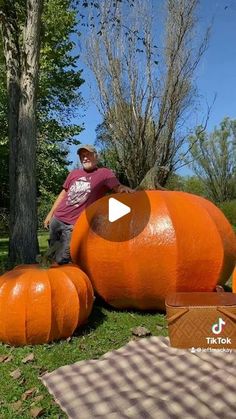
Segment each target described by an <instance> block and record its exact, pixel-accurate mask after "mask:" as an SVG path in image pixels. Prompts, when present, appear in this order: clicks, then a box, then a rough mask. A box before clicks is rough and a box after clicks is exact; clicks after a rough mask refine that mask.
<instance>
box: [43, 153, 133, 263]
mask: <svg viewBox="0 0 236 419" xmlns="http://www.w3.org/2000/svg"><path fill="white" fill-rule="evenodd" d="M77 154H78V155H79V158H80V161H81V164H82V169H75V170H72V172H70V173H69V175H68V177H67V179H66V181H65V183H64V185H63V189H62V191H61V192H60V194H59V195H58V197H57V199H56V201H55V202H54V204H53V206H52V208H51V210H50V212H49V213H48V215H47V217H46V219H45V220H44V227H45V228H49V230H50V238H49V240H50V245H54V244H55V243H56V242H60V246H59V248H58V250H57V251H56V253H55V261H56V262H57V263H59V264H64V263H68V262H69V261H70V238H71V233H72V230H73V226H74V224H75V222H76V220H77V219H78V217H79V216H80V214H81V212H82V211H83V210H84V209H85V208H86V207H87V206H89V205H91V204H92V203H93V202H94V201H96V200H97V199H99V198H101V197H103V196H104V195H105V194H106V192H108V191H113V192H127V193H132V192H134V190H133V189H131V188H128V187H127V186H124V185H121V184H120V182H119V181H118V179H117V178H116V177H115V175H114V173H113V172H112V171H111V170H110V169H107V168H98V167H97V163H98V156H97V152H96V149H95V148H94V147H93V146H91V145H82V146H80V147H79V149H78V151H77Z"/></svg>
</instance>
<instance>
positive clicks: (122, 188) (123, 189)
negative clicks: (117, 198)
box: [114, 185, 136, 193]
mask: <svg viewBox="0 0 236 419" xmlns="http://www.w3.org/2000/svg"><path fill="white" fill-rule="evenodd" d="M114 191H115V192H125V193H134V192H136V191H135V190H134V189H131V188H129V187H128V186H125V185H119V186H117V188H115V189H114Z"/></svg>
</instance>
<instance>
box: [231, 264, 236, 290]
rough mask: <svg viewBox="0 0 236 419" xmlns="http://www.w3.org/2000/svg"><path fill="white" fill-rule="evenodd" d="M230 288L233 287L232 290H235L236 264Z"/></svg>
mask: <svg viewBox="0 0 236 419" xmlns="http://www.w3.org/2000/svg"><path fill="white" fill-rule="evenodd" d="M232 289H233V292H236V266H235V268H234V271H233V273H232Z"/></svg>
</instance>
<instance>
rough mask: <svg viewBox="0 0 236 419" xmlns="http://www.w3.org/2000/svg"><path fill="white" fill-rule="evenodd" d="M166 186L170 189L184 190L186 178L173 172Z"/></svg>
mask: <svg viewBox="0 0 236 419" xmlns="http://www.w3.org/2000/svg"><path fill="white" fill-rule="evenodd" d="M165 188H166V189H168V190H170V191H183V189H184V178H183V177H182V176H179V175H177V174H176V173H172V174H171V175H170V176H169V178H168V180H167V182H166V184H165Z"/></svg>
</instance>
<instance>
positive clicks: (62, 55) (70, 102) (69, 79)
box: [0, 0, 83, 222]
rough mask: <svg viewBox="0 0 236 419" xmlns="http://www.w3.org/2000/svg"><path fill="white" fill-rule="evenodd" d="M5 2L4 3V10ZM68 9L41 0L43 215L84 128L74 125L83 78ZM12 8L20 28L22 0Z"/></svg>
mask: <svg viewBox="0 0 236 419" xmlns="http://www.w3.org/2000/svg"><path fill="white" fill-rule="evenodd" d="M7 4H8V3H7V2H4V5H5V6H6V5H7ZM72 6H73V1H71V0H45V1H44V11H43V16H42V42H41V56H40V73H39V87H38V101H37V117H38V143H37V184H38V200H39V202H40V208H39V214H41V213H42V212H43V210H42V207H45V205H46V201H47V196H48V197H50V196H55V194H57V193H58V192H59V191H60V189H61V187H62V184H63V182H64V180H65V177H66V176H67V173H68V169H67V166H68V164H69V163H70V162H69V161H68V146H69V145H71V144H78V143H79V141H78V139H77V136H78V134H79V133H80V132H81V129H82V128H81V126H79V125H78V124H75V123H73V120H74V118H76V117H78V112H79V109H80V107H81V104H82V99H81V95H80V91H79V89H80V86H81V84H82V83H83V80H82V78H81V71H80V70H79V69H78V56H76V55H75V53H74V47H75V42H74V41H73V39H75V36H76V35H75V34H77V33H78V30H77V29H78V28H77V16H76V12H75V10H74V9H73V7H72ZM14 8H15V10H16V15H17V21H18V25H19V26H20V27H22V25H23V23H24V19H25V1H24V0H18V1H15V2H14ZM1 42H2V40H1V38H0V159H1V166H0V184H1V189H0V208H8V207H9V202H8V195H9V190H8V183H9V182H8V139H7V90H6V71H5V62H4V55H3V48H2V44H1ZM47 194H48V195H47ZM41 195H42V197H41ZM41 198H42V199H41ZM49 201H50V199H49ZM43 202H45V205H44V204H43ZM50 202H51V201H50ZM41 218H42V217H41ZM40 222H41V219H40Z"/></svg>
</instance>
